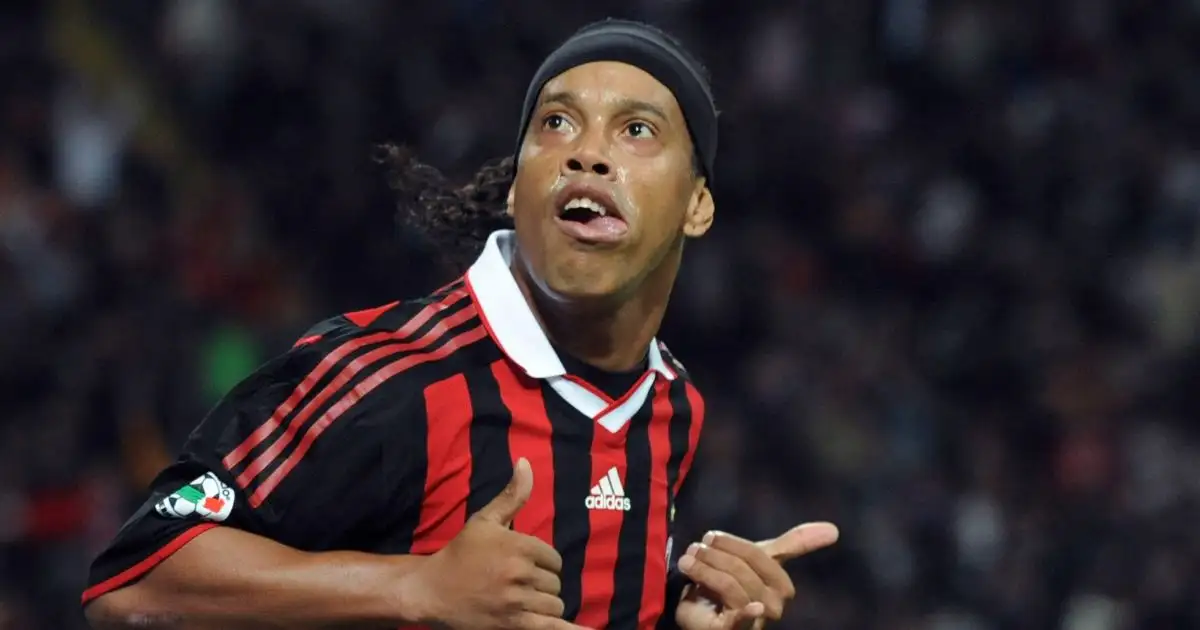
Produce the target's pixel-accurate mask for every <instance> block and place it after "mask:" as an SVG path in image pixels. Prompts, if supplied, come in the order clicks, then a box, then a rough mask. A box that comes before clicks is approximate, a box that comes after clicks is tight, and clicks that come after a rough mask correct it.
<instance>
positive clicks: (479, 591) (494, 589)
mask: <svg viewBox="0 0 1200 630" xmlns="http://www.w3.org/2000/svg"><path fill="white" fill-rule="evenodd" d="M532 490H533V472H532V470H531V469H530V466H529V462H528V461H526V460H525V459H521V460H520V461H518V462H517V465H516V466H515V467H514V470H513V476H512V480H511V481H509V483H508V486H506V487H505V488H504V491H503V492H501V493H500V495H499V496H497V497H496V498H495V499H493V500H492V502H491V503H489V504H488V505H486V506H485V507H484V508H483V509H481V510H479V511H478V512H476V513H475V514H474V515H473V516H472V517H471V518H470V519H469V520H468V521H467V524H466V526H465V527H463V530H462V531H461V532H459V534H458V536H456V537H455V538H454V540H451V541H450V543H449V544H447V545H446V546H445V547H444V548H442V550H441V551H439V552H437V553H435V554H434V555H432V556H430V557H429V558H428V559H427V560H426V561H424V562H423V563H422V565H421V566H420V568H419V569H417V570H416V571H415V572H414V573H413V574H411V579H412V583H411V585H412V589H411V591H410V593H412V598H413V602H412V603H413V606H414V609H415V610H417V611H419V614H418V618H419V619H418V620H419V621H420V622H421V623H422V624H424V625H432V626H437V627H443V628H455V629H459V628H462V629H475V628H479V629H485V628H486V629H492V628H509V629H521V630H525V629H531V630H535V629H545V630H579V626H576V625H575V624H572V623H569V622H567V621H564V620H563V619H562V614H563V602H562V600H561V599H559V597H558V595H559V590H560V588H561V586H562V583H561V581H560V580H559V577H558V574H559V571H561V570H562V557H561V556H559V554H558V552H557V551H555V550H554V548H553V547H551V546H550V545H547V544H546V543H545V542H543V541H541V540H539V539H537V538H535V537H533V536H527V535H524V534H519V533H517V532H514V531H512V530H511V529H509V527H510V525H511V523H512V521H513V518H514V517H515V516H516V515H517V512H519V511H520V510H521V508H522V507H523V506H524V505H525V502H526V501H527V500H529V495H530V493H531V492H532Z"/></svg>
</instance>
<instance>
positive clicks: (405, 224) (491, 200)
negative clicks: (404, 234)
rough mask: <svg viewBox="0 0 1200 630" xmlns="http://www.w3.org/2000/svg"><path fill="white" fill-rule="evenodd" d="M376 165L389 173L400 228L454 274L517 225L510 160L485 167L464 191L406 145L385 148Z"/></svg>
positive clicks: (493, 162) (388, 179) (386, 146)
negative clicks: (496, 235)
mask: <svg viewBox="0 0 1200 630" xmlns="http://www.w3.org/2000/svg"><path fill="white" fill-rule="evenodd" d="M375 160H376V162H378V163H380V164H382V165H383V166H384V167H385V168H386V169H387V181H388V187H389V188H391V189H392V190H393V191H394V192H395V193H396V222H397V224H398V225H399V226H400V227H401V229H407V230H412V231H414V232H416V233H418V234H419V235H420V236H421V237H422V238H424V239H425V240H427V241H428V243H429V244H430V245H432V246H434V247H436V248H437V253H438V255H439V256H440V257H441V258H442V262H444V263H446V264H447V265H449V266H450V267H451V269H452V271H453V272H455V273H462V272H464V271H466V269H467V267H469V266H470V265H471V263H472V262H474V260H475V258H476V257H477V256H478V255H479V252H480V251H482V249H483V245H484V243H485V242H487V238H488V235H489V234H491V233H492V232H494V231H496V230H500V229H506V228H511V227H512V225H513V223H512V217H510V216H508V208H507V199H508V190H509V188H511V187H512V183H513V176H514V175H515V173H516V167H515V165H514V160H513V158H512V157H511V156H509V157H505V158H500V159H496V160H492V161H491V162H488V163H487V164H484V165H483V167H482V168H480V169H479V171H478V172H477V173H475V176H474V177H473V178H472V179H471V181H470V182H468V183H467V184H466V185H462V186H456V185H455V184H453V183H452V182H451V181H450V180H449V179H448V178H447V177H446V176H445V175H443V174H442V173H441V171H439V170H438V169H437V168H435V167H433V166H430V165H428V164H425V163H423V162H421V161H420V160H418V159H417V157H416V155H415V154H414V153H413V151H412V150H411V149H410V148H408V147H405V146H400V145H395V144H385V145H382V146H380V147H378V151H377V153H376V156H375Z"/></svg>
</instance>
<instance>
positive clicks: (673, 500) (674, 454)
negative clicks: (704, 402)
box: [656, 377, 695, 630]
mask: <svg viewBox="0 0 1200 630" xmlns="http://www.w3.org/2000/svg"><path fill="white" fill-rule="evenodd" d="M693 415H694V414H693V413H692V405H691V403H690V402H689V401H688V397H687V384H686V383H685V382H684V380H683V378H682V377H680V378H677V379H675V380H674V381H672V382H671V428H670V429H669V434H670V440H671V457H670V459H669V460H668V461H667V499H668V501H667V537H668V540H673V539H674V536H675V522H674V518H673V517H674V514H673V512H674V510H675V506H676V505H678V503H679V497H678V496H676V495H675V483H676V482H677V481H678V480H679V473H680V468H681V467H682V466H683V458H684V456H686V455H687V452H688V440H689V439H690V436H689V434H690V433H691V430H692V422H693V421H694V420H695V418H694V417H693ZM681 542H682V543H684V544H680V543H681ZM686 543H687V541H674V544H673V548H672V550H671V558H668V559H667V602H666V605H665V606H664V607H663V613H662V616H661V617H659V618H658V624H657V626H656V627H657V628H662V629H664V630H665V629H668V628H672V629H673V628H676V627H677V626H676V625H675V602H677V601H679V598H680V597H681V596H682V584H683V583H684V582H686V579H684V578H683V577H682V576H681V575H680V574H679V573H678V571H676V570H675V559H676V558H678V557H679V556H680V555H681V554H682V553H683V550H684V549H686V548H687V545H686ZM672 576H673V577H672Z"/></svg>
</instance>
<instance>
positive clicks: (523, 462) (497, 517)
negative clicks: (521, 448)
mask: <svg viewBox="0 0 1200 630" xmlns="http://www.w3.org/2000/svg"><path fill="white" fill-rule="evenodd" d="M532 492H533V469H532V468H531V467H530V466H529V460H527V459H525V458H524V457H522V458H521V459H519V460H517V464H516V466H513V476H512V479H511V480H509V482H508V485H507V486H504V490H502V491H501V492H500V494H498V495H496V498H495V499H492V502H491V503H488V504H487V505H485V506H483V508H482V509H481V510H479V512H478V514H477V516H478V517H479V518H481V519H483V520H485V521H489V522H492V523H496V524H497V525H503V526H505V527H508V524H509V523H511V522H512V520H513V518H514V517H515V516H516V515H517V512H520V511H521V508H522V507H523V506H524V505H525V502H526V501H528V500H529V495H530V493H532Z"/></svg>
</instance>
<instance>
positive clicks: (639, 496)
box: [608, 392, 654, 629]
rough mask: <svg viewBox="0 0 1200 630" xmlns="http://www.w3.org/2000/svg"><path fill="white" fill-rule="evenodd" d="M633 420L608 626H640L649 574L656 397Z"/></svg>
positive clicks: (630, 430)
mask: <svg viewBox="0 0 1200 630" xmlns="http://www.w3.org/2000/svg"><path fill="white" fill-rule="evenodd" d="M650 396H651V397H650V398H648V399H647V400H646V403H645V404H644V405H642V408H641V409H640V410H639V411H638V412H637V413H636V414H635V415H634V416H633V418H632V419H631V420H630V425H629V432H628V434H626V437H625V458H626V460H625V496H626V497H628V498H629V502H630V506H629V511H628V512H626V513H625V518H624V520H622V522H621V535H620V536H619V537H618V540H617V567H616V571H615V575H614V576H613V577H614V582H615V584H614V590H613V599H612V606H611V607H610V608H609V620H608V627H609V628H634V629H635V628H637V622H638V612H639V611H640V610H641V608H642V588H643V586H644V583H645V577H646V553H647V552H646V542H647V534H648V532H649V520H650V492H651V487H652V486H651V475H652V473H653V472H654V471H653V466H654V461H653V459H652V452H651V450H650V422H651V419H652V418H653V413H654V408H653V404H652V402H653V396H654V393H653V392H652V393H651V394H650Z"/></svg>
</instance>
